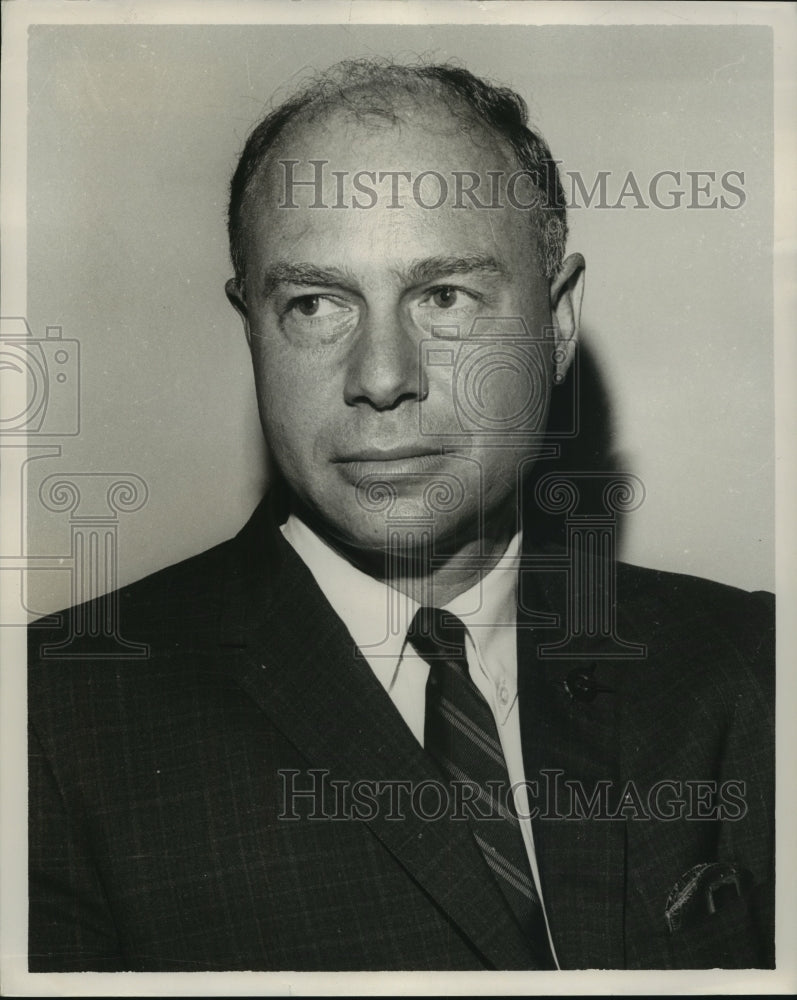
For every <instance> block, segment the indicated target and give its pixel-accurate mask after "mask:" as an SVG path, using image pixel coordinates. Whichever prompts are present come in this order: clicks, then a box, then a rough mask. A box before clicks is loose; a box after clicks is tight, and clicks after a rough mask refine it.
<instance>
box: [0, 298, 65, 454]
mask: <svg viewBox="0 0 797 1000" xmlns="http://www.w3.org/2000/svg"><path fill="white" fill-rule="evenodd" d="M0 371H2V374H3V381H4V383H5V385H4V389H3V393H2V402H0V434H2V435H3V436H4V437H5V436H11V435H20V436H21V435H26V436H27V435H37V436H41V437H51V436H53V437H64V436H73V435H75V434H78V433H79V432H80V344H79V342H78V341H77V340H73V339H68V338H65V337H64V336H63V331H62V328H61V327H60V326H48V327H47V328H46V331H45V336H44V337H43V338H37V337H34V336H33V333H32V331H31V329H30V327H29V326H28V323H27V320H26V319H25V318H24V317H22V316H10V317H2V318H0Z"/></svg>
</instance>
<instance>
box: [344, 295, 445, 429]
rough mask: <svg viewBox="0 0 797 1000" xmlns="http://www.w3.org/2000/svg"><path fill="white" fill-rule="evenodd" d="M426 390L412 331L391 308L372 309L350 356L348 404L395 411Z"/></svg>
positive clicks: (345, 391)
mask: <svg viewBox="0 0 797 1000" xmlns="http://www.w3.org/2000/svg"><path fill="white" fill-rule="evenodd" d="M427 393H428V387H427V385H426V376H425V373H424V372H423V371H422V370H421V365H420V357H419V350H418V342H417V339H416V337H415V336H414V334H413V332H412V330H411V329H409V328H407V327H405V325H404V324H403V323H402V319H401V316H399V315H396V314H395V313H394V312H393V311H392V310H391V311H388V310H384V311H379V312H378V313H377V312H373V311H369V314H368V315H367V317H366V318H365V321H364V322H363V325H362V328H361V329H360V331H359V334H358V336H357V339H356V340H355V342H354V344H353V345H352V350H351V353H350V355H349V358H348V369H347V372H346V384H345V389H344V395H345V400H346V403H348V405H349V406H358V405H367V406H370V407H372V408H373V409H375V410H392V409H394V408H395V407H397V406H399V405H400V404H401V403H404V402H412V401H416V402H417V401H420V400H422V399H425V398H426V395H427Z"/></svg>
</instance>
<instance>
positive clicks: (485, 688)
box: [282, 514, 558, 967]
mask: <svg viewBox="0 0 797 1000" xmlns="http://www.w3.org/2000/svg"><path fill="white" fill-rule="evenodd" d="M282 532H283V534H284V536H285V538H286V539H287V541H288V542H289V543H290V544H291V546H292V547H293V548H294V549H295V551H296V553H297V554H298V555H299V557H300V558H301V559H302V561H303V562H304V563H305V565H306V566H307V568H308V569H309V570H310V572H311V573H312V574H313V577H314V578H315V581H316V583H317V584H318V586H319V587H320V588H321V590H322V592H323V594H324V596H325V597H326V599H327V600H328V601H329V603H330V604H331V605H332V608H333V610H334V611H335V613H336V614H337V615H338V617H339V618H340V619H341V620H342V621H343V624H344V625H345V626H346V628H347V629H348V631H349V633H350V635H351V637H352V639H353V641H354V643H355V644H356V645H357V646H358V647H359V649H360V651H361V652H362V654H363V656H364V657H365V659H366V660H367V662H368V664H369V665H370V667H371V669H372V670H373V672H374V674H375V675H376V677H377V678H378V680H379V682H380V683H381V684H382V686H383V687H384V689H385V691H387V693H388V695H389V696H390V698H391V700H392V701H393V704H394V705H395V706H396V708H397V709H398V711H399V713H400V714H401V717H402V718H403V719H404V721H405V722H406V724H407V726H408V727H409V728H410V731H411V732H412V734H413V736H414V737H415V738H416V740H417V741H418V742H419V743H420V744H421V746H423V729H424V715H425V711H426V681H427V678H428V676H429V665H428V663H426V661H425V660H423V659H422V658H421V657H419V656H418V654H417V653H416V652H415V650H414V649H413V648H412V646H411V645H410V644H409V643H408V642H407V630H408V629H409V627H410V624H411V622H412V619H413V618H414V616H415V612H416V611H417V610H418V608H419V607H420V605H419V604H418V602H417V601H415V600H413V599H412V598H411V597H407V596H406V595H404V594H402V593H400V592H399V591H397V590H394V589H393V588H392V587H389V586H388V585H387V584H384V583H381V582H380V581H379V580H376V579H374V578H373V577H371V576H368V574H367V573H363V572H362V571H361V570H358V569H357V568H356V567H355V566H352V564H351V563H350V562H348V561H347V560H346V559H344V558H343V556H341V555H339V554H338V553H337V552H336V551H335V550H334V549H333V548H331V547H330V546H329V545H327V543H326V542H324V541H323V540H322V539H321V538H320V537H319V536H318V535H317V534H316V533H315V532H314V531H312V530H311V529H310V528H309V527H308V526H307V525H306V524H305V523H304V521H302V520H300V519H299V518H298V517H296V516H295V515H293V514H292V515H291V516H290V517H289V518H288V520H287V522H286V523H285V524H284V525H283V526H282ZM520 543H521V535H520V534H517V535H515V537H514V538H513V539H512V541H511V542H510V543H509V545H508V547H507V549H506V552H505V553H504V555H503V556H502V557H501V559H500V560H499V561H498V563H497V564H496V565H495V566H494V567H493V569H491V570H490V572H489V573H488V574H487V575H486V576H484V577H483V578H482V579H481V581H479V582H477V583H475V584H474V585H473V586H472V587H471V588H470V589H469V590H466V591H465V592H464V593H463V594H460V595H459V596H458V597H455V598H454V599H453V600H452V601H449V602H448V603H447V604H445V605H443V609H444V610H445V611H450V612H451V614H454V615H456V616H457V618H459V619H460V620H461V621H462V623H463V624H464V625H465V628H466V635H465V651H466V655H467V659H468V667H469V671H470V675H471V679H472V680H473V682H474V684H475V685H476V686H477V687H478V689H479V691H480V692H481V694H482V696H483V697H484V699H485V701H486V702H487V704H488V705H489V706H490V709H491V710H492V713H493V716H494V717H495V724H496V728H497V729H498V735H499V738H500V741H501V748H502V750H503V752H504V758H505V760H506V766H507V771H508V774H509V782H510V784H511V785H512V786H513V787H514V788H515V803H516V807H517V811H518V816H519V818H520V827H521V830H522V831H523V840H524V843H525V846H526V853H527V854H528V858H529V867H530V868H531V872H532V876H533V878H534V884H535V886H536V888H537V893H538V894H539V897H540V899H541V900H542V891H541V887H540V878H539V871H538V869H537V859H536V855H535V853H534V838H533V834H532V829H531V820H530V819H529V808H528V799H527V794H526V788H525V785H524V784H523V782H524V780H525V772H524V768H523V754H522V750H521V744H520V718H519V713H518V706H517V641H516V634H515V633H516V629H515V624H516V618H517V558H518V555H519V553H520ZM543 910H544V904H543ZM547 919H548V918H547V915H546V926H547ZM548 936H549V940H550V929H549V931H548ZM551 951H552V952H553V953H554V960H556V955H555V952H554V951H553V942H551ZM557 967H558V962H557Z"/></svg>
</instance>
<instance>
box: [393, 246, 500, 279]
mask: <svg viewBox="0 0 797 1000" xmlns="http://www.w3.org/2000/svg"><path fill="white" fill-rule="evenodd" d="M474 272H480V273H482V274H492V275H495V276H497V277H502V278H506V277H508V271H507V268H506V266H505V265H504V264H502V263H501V261H499V260H498V259H497V258H496V257H491V256H490V255H489V254H485V253H471V254H465V255H464V256H453V257H427V258H426V259H425V260H419V261H415V262H414V263H412V264H411V265H410V266H409V268H408V269H407V272H406V275H407V278H408V280H409V282H410V283H411V284H413V285H421V284H423V283H424V282H425V281H431V280H433V279H434V278H441V277H443V276H444V275H446V274H473V273H474Z"/></svg>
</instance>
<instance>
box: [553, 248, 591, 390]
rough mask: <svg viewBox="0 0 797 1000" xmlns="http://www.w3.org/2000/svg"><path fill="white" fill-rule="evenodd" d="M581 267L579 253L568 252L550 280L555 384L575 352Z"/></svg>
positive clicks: (563, 373) (580, 298)
mask: <svg viewBox="0 0 797 1000" xmlns="http://www.w3.org/2000/svg"><path fill="white" fill-rule="evenodd" d="M584 269H585V264H584V258H583V257H582V256H581V254H580V253H573V254H570V256H569V257H568V258H567V259H566V260H565V262H564V263H563V264H562V267H561V269H560V271H559V274H558V275H557V276H556V278H554V280H553V283H552V284H551V292H550V294H551V317H552V319H553V323H554V326H555V327H556V334H555V347H554V352H553V357H554V376H553V378H554V382H555V383H556V384H557V385H558V384H559V383H560V382H563V381H564V378H565V375H566V374H567V370H568V368H569V367H570V365H571V363H572V361H573V357H574V355H575V353H576V343H577V342H578V327H579V323H580V321H581V300H582V298H583V296H584Z"/></svg>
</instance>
